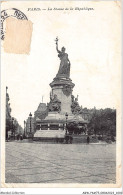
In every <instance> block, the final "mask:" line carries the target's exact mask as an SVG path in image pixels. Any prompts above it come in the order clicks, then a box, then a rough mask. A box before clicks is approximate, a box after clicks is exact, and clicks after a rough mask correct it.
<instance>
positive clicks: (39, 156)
mask: <svg viewBox="0 0 123 195" xmlns="http://www.w3.org/2000/svg"><path fill="white" fill-rule="evenodd" d="M5 177H6V180H5V182H6V183H116V145H115V144H102V145H101V144H90V145H86V144H50V143H41V142H32V143H26V142H25V143H24V142H21V141H15V142H6V174H5Z"/></svg>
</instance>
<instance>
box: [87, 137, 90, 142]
mask: <svg viewBox="0 0 123 195" xmlns="http://www.w3.org/2000/svg"><path fill="white" fill-rule="evenodd" d="M89 143H90V137H89V136H88V137H87V144H89Z"/></svg>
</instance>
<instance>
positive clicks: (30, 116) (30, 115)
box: [29, 112, 32, 133]
mask: <svg viewBox="0 0 123 195" xmlns="http://www.w3.org/2000/svg"><path fill="white" fill-rule="evenodd" d="M29 118H30V133H31V132H32V126H31V120H32V114H31V112H30V114H29Z"/></svg>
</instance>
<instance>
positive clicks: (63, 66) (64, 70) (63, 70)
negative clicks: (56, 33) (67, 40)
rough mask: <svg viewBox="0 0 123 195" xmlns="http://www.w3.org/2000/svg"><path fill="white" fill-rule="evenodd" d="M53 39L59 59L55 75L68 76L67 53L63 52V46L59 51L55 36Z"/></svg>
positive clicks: (68, 61)
mask: <svg viewBox="0 0 123 195" xmlns="http://www.w3.org/2000/svg"><path fill="white" fill-rule="evenodd" d="M55 41H56V50H57V52H58V53H59V54H58V57H59V58H60V60H61V62H60V66H59V70H58V73H57V75H56V77H65V78H69V77H70V60H69V59H68V54H67V53H65V48H64V47H62V48H61V51H60V50H59V49H58V38H56V40H55Z"/></svg>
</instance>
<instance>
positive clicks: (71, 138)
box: [70, 136, 73, 144]
mask: <svg viewBox="0 0 123 195" xmlns="http://www.w3.org/2000/svg"><path fill="white" fill-rule="evenodd" d="M72 141H73V137H72V136H70V144H72Z"/></svg>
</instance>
